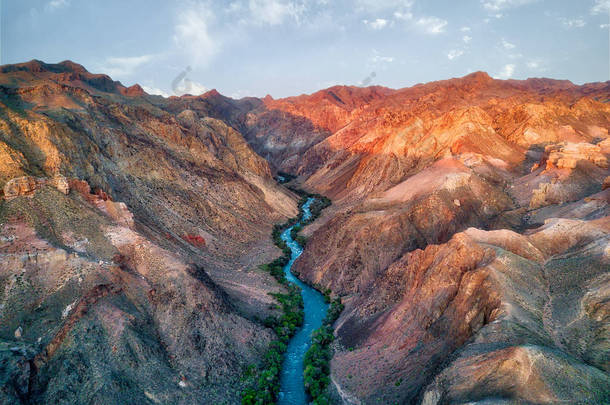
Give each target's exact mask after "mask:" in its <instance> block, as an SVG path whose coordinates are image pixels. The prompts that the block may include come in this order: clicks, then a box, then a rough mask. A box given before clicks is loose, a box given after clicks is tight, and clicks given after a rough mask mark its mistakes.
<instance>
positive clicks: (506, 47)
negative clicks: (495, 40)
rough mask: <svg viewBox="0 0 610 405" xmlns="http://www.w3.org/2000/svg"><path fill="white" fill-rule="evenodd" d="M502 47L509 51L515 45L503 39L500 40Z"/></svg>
mask: <svg viewBox="0 0 610 405" xmlns="http://www.w3.org/2000/svg"><path fill="white" fill-rule="evenodd" d="M502 47H503V48H504V49H507V50H510V49H515V48H516V45H515V44H513V43H510V42H508V41H507V40H505V39H504V38H502Z"/></svg>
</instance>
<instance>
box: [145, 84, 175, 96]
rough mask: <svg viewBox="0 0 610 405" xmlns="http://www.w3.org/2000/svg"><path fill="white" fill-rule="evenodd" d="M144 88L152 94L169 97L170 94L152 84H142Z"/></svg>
mask: <svg viewBox="0 0 610 405" xmlns="http://www.w3.org/2000/svg"><path fill="white" fill-rule="evenodd" d="M142 89H144V91H145V92H147V93H148V94H152V95H154V96H163V97H169V96H170V94H169V93H167V92H165V91H163V90H161V89H159V88H157V87H151V86H144V85H143V86H142Z"/></svg>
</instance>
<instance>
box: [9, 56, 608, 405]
mask: <svg viewBox="0 0 610 405" xmlns="http://www.w3.org/2000/svg"><path fill="white" fill-rule="evenodd" d="M609 101H610V82H605V83H590V84H585V85H575V84H573V83H571V82H569V81H558V80H552V79H528V80H523V81H518V80H497V79H493V78H491V77H490V76H489V75H487V74H486V73H483V72H476V73H472V74H469V75H467V76H465V77H462V78H455V79H450V80H443V81H438V82H431V83H427V84H418V85H415V86H412V87H409V88H404V89H398V90H395V89H388V88H384V87H380V86H372V87H367V88H359V87H352V86H335V87H331V88H329V89H325V90H321V91H319V92H316V93H314V94H311V95H301V96H297V97H290V98H285V99H277V100H276V99H273V98H271V97H270V96H267V97H265V98H262V99H259V98H253V97H249V98H242V99H240V100H235V99H231V98H229V97H225V96H223V95H221V94H220V93H218V92H217V91H215V90H212V91H209V92H207V93H204V94H202V95H199V96H194V95H185V96H181V97H169V98H163V97H160V96H152V95H148V94H146V93H145V92H144V90H143V89H142V88H141V87H140V86H138V85H134V86H132V87H125V86H123V85H122V84H121V83H119V82H116V81H113V80H112V79H111V78H110V77H108V76H106V75H103V74H93V73H89V72H88V71H87V70H85V69H84V68H83V67H82V66H80V65H78V64H76V63H73V62H70V61H65V62H61V63H58V64H47V63H44V62H41V61H31V62H27V63H23V64H16V65H5V66H2V67H0V189H1V190H2V191H1V192H0V194H1V195H0V197H1V198H2V200H1V202H0V294H1V295H0V364H1V367H0V370H1V372H0V385H1V386H2V389H1V390H0V403H18V404H19V403H21V404H30V403H46V402H49V403H107V402H112V403H115V402H116V403H183V404H187V403H231V404H232V403H240V396H241V392H242V390H243V389H245V388H247V386H246V385H247V383H246V382H245V379H244V378H243V375H244V373H246V372H247V370H248V369H249V368H250V367H252V366H253V365H255V366H257V365H260V364H262V362H263V357H264V354H265V352H266V350H267V349H268V347H269V345H270V344H271V342H272V341H273V340H274V339H275V333H274V331H273V329H272V328H269V327H266V326H265V322H264V320H265V319H266V318H269V317H278V316H280V310H279V309H278V306H277V303H276V302H275V300H274V298H273V296H272V295H270V293H271V294H273V293H278V292H282V293H284V292H286V287H285V286H284V285H282V284H281V283H278V282H277V281H276V280H275V279H274V278H273V277H272V275H271V274H269V273H268V272H266V271H264V270H263V269H261V268H260V267H259V266H260V265H261V264H263V263H267V262H269V261H271V260H273V259H274V258H276V257H278V256H279V255H280V253H281V251H280V250H279V249H277V248H276V247H274V245H273V240H272V239H271V237H270V235H271V233H272V230H273V227H274V225H275V224H280V223H284V222H286V221H287V220H289V219H290V218H293V217H295V216H296V215H297V214H298V205H297V204H298V201H299V195H298V194H297V193H296V192H295V190H296V189H297V188H302V189H304V190H306V191H307V192H311V193H318V194H321V195H324V196H326V197H328V198H330V199H331V200H332V203H333V204H332V206H330V207H328V208H327V209H325V210H324V211H323V212H322V214H321V216H320V217H319V218H318V219H317V220H316V221H315V222H313V223H312V224H310V225H308V226H306V227H304V229H303V230H302V234H303V235H304V236H305V237H306V239H307V244H306V246H305V247H304V249H303V252H302V254H301V255H300V256H299V257H298V259H296V260H295V261H294V265H293V266H292V271H293V273H294V274H295V275H296V276H298V278H299V279H300V280H302V281H303V282H305V283H307V284H309V285H311V286H314V287H316V288H317V289H318V290H320V291H325V292H326V291H329V292H330V295H331V296H332V297H333V298H340V299H341V301H342V303H343V304H344V306H345V308H344V310H343V312H342V313H341V315H340V316H339V317H338V319H337V320H336V322H334V324H333V331H334V335H335V339H334V342H333V343H332V360H331V362H330V377H329V379H330V384H328V388H327V390H328V393H327V394H328V397H329V398H330V399H331V401H333V402H335V403H346V404H398V403H399V404H403V403H407V404H411V403H413V404H426V405H433V404H447V403H456V404H461V403H464V404H465V403H480V404H488V403H506V404H509V403H535V404H554V403H575V404H600V403H605V402H607V401H610V389H609V388H608V387H610V363H609V361H608V359H609V358H610V328H609V325H610V271H609V270H610V220H609V219H608V218H609V215H608V214H609V212H610V208H609V205H608V203H609V201H610V170H609V169H608V159H609V158H610V139H609V138H608V129H609V128H610V103H609ZM285 173H288V174H291V175H293V176H294V179H291V180H290V182H289V183H288V186H289V187H285V186H284V185H281V184H278V183H277V182H276V180H275V179H274V177H275V178H277V176H278V175H282V174H285Z"/></svg>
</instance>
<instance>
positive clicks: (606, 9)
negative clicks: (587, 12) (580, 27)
mask: <svg viewBox="0 0 610 405" xmlns="http://www.w3.org/2000/svg"><path fill="white" fill-rule="evenodd" d="M608 13H610V0H595V4H594V5H593V7H592V8H591V14H608Z"/></svg>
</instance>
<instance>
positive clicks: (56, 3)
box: [45, 0, 70, 11]
mask: <svg viewBox="0 0 610 405" xmlns="http://www.w3.org/2000/svg"><path fill="white" fill-rule="evenodd" d="M69 5H70V0H51V1H49V2H48V3H47V5H46V6H45V9H47V10H50V11H53V10H57V9H58V8H62V7H68V6H69Z"/></svg>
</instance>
